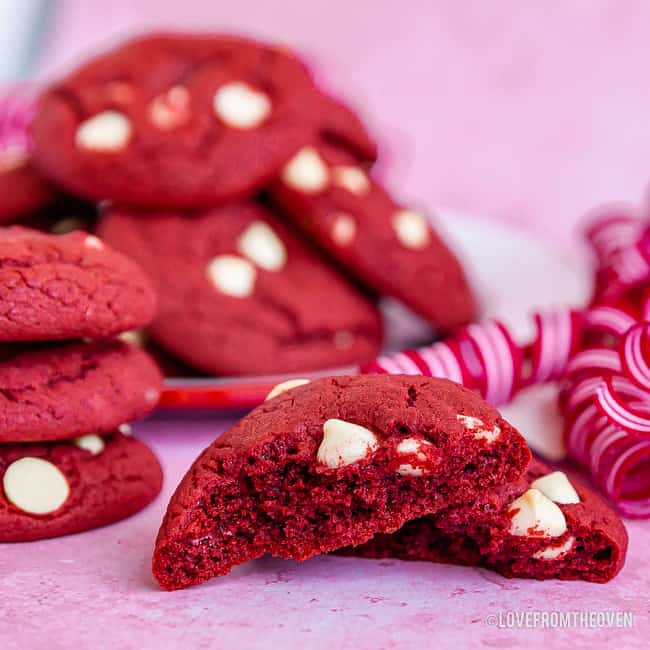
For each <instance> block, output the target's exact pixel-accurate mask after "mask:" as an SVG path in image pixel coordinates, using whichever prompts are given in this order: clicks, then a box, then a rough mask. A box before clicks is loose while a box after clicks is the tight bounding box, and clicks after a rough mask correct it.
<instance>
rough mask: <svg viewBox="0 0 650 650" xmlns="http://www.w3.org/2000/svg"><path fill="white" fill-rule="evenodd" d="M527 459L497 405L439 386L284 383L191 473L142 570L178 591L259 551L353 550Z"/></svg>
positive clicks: (403, 381)
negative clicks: (149, 563)
mask: <svg viewBox="0 0 650 650" xmlns="http://www.w3.org/2000/svg"><path fill="white" fill-rule="evenodd" d="M283 388H284V390H283ZM467 418H471V420H468V419H467ZM468 422H469V424H468ZM529 459H530V452H529V451H528V448H527V447H526V443H525V442H524V440H523V438H522V437H521V435H520V434H519V433H518V432H517V431H516V430H515V429H514V428H513V427H512V426H510V425H509V424H508V423H507V422H505V421H504V420H503V419H502V418H501V417H500V416H499V414H498V413H497V411H496V410H494V409H493V408H492V407H490V406H489V405H488V404H487V403H486V402H484V401H483V400H482V399H481V398H480V397H479V396H477V395H476V394H475V393H473V392H471V391H469V390H467V389H465V388H462V387H461V386H459V385H457V384H454V383H453V382H450V381H447V380H444V379H432V378H427V377H405V376H387V375H377V376H360V377H332V378H325V379H318V380H315V381H312V382H308V383H304V382H303V383H302V384H299V385H296V384H295V383H294V384H293V385H289V386H288V387H286V386H285V387H282V388H281V389H280V390H279V391H275V394H274V396H273V397H272V398H271V399H268V400H267V401H266V402H265V403H264V404H263V405H261V406H260V407H258V408H257V409H255V410H254V411H253V412H252V413H250V414H249V415H248V416H247V417H245V418H244V419H243V420H241V421H240V422H239V423H238V424H236V425H235V426H234V427H232V428H231V429H230V430H228V431H227V432H226V433H224V434H223V435H222V436H221V437H220V438H219V439H218V440H216V441H215V442H214V443H213V444H212V445H211V446H210V447H208V449H206V450H205V451H204V452H203V453H202V454H201V456H200V457H199V458H198V459H197V460H196V461H195V463H194V464H193V465H192V467H191V468H190V470H189V471H188V473H187V474H186V476H185V477H184V479H183V480H182V482H181V484H180V485H179V487H178V488H177V490H176V493H175V494H174V496H173V497H172V499H171V502H170V504H169V507H168V510H167V514H166V516H165V519H164V521H163V524H162V527H161V529H160V532H159V534H158V539H157V542H156V548H155V552H154V557H153V572H154V575H155V576H156V578H157V580H158V582H159V583H160V585H161V586H162V587H163V588H165V589H179V588H183V587H187V586H190V585H193V584H198V583H200V582H203V581H205V580H207V579H209V578H211V577H214V576H218V575H223V574H226V573H228V572H229V571H230V570H231V569H232V567H234V566H236V565H238V564H241V563H243V562H246V561H248V560H252V559H255V558H257V557H260V556H262V555H264V554H267V553H270V554H272V555H275V556H279V557H287V558H294V559H298V560H304V559H307V558H309V557H312V556H314V555H316V554H319V553H324V552H329V551H333V550H336V549H340V548H342V547H345V546H349V545H357V544H362V543H363V542H366V541H367V540H369V539H371V538H372V537H373V536H374V535H376V534H377V533H390V532H393V531H396V530H397V529H399V528H400V527H401V526H402V525H403V524H404V523H405V522H407V521H410V520H412V519H415V518H418V517H422V516H424V515H427V514H431V513H436V512H437V511H439V510H441V509H443V508H447V507H449V506H451V505H454V504H458V503H466V502H472V501H475V500H477V499H478V498H479V496H480V495H481V494H482V493H484V492H486V491H489V490H493V489H494V488H496V487H498V486H501V485H504V484H507V483H512V482H514V481H517V480H518V479H519V478H520V477H521V475H522V473H523V472H524V470H525V467H526V466H527V465H528V462H529Z"/></svg>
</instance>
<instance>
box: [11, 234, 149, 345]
mask: <svg viewBox="0 0 650 650" xmlns="http://www.w3.org/2000/svg"><path fill="white" fill-rule="evenodd" d="M154 311H155V295H154V293H153V290H152V288H151V286H150V285H149V283H148V281H147V280H146V278H145V277H144V275H143V274H142V272H141V271H140V269H139V268H138V267H137V265H136V264H134V263H133V262H131V261H130V260H128V259H127V258H126V257H124V256H123V255H122V254H120V253H118V252H116V251H114V250H112V249H111V248H109V247H108V246H106V245H105V244H104V243H103V242H102V241H101V240H100V239H99V238H97V237H95V236H94V235H89V234H88V233H85V232H81V231H76V232H72V233H69V234H67V235H61V236H55V235H47V234H43V233H40V232H37V231H34V230H30V229H28V228H22V227H19V226H13V227H10V228H3V229H0V342H3V343H9V342H17V341H47V340H59V339H74V338H82V337H86V338H91V339H93V338H106V337H110V336H114V335H115V334H119V333H120V332H123V331H126V330H130V329H134V328H137V327H142V326H143V325H146V324H147V323H148V322H149V321H150V320H151V318H152V317H153V314H154Z"/></svg>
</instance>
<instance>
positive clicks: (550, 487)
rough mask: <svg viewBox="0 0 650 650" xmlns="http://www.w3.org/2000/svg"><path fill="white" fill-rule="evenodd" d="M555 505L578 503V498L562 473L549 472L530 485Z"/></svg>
mask: <svg viewBox="0 0 650 650" xmlns="http://www.w3.org/2000/svg"><path fill="white" fill-rule="evenodd" d="M530 487H532V488H535V489H537V490H539V491H540V492H541V493H542V494H544V496H547V497H548V498H549V499H550V500H551V501H555V503H562V504H567V503H580V497H579V496H578V493H577V492H576V490H575V488H574V487H573V485H571V482H570V481H569V478H568V477H567V475H566V474H565V473H564V472H551V473H550V474H547V475H546V476H541V477H540V478H538V479H536V480H535V481H533V482H532V483H531V484H530Z"/></svg>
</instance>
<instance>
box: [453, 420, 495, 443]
mask: <svg viewBox="0 0 650 650" xmlns="http://www.w3.org/2000/svg"><path fill="white" fill-rule="evenodd" d="M456 418H457V419H458V421H459V422H462V423H463V425H464V426H465V428H466V429H467V430H469V431H471V432H472V433H473V434H474V437H475V438H476V439H477V440H486V441H487V442H488V443H490V442H494V441H495V440H496V439H497V438H498V437H499V436H500V435H501V427H500V426H499V425H498V424H495V425H494V427H493V428H492V429H486V428H485V422H483V420H481V419H479V418H475V417H473V416H471V415H463V414H462V413H459V414H458V415H457V416H456Z"/></svg>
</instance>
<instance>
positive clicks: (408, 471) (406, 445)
mask: <svg viewBox="0 0 650 650" xmlns="http://www.w3.org/2000/svg"><path fill="white" fill-rule="evenodd" d="M425 445H428V446H431V443H430V442H429V441H428V440H424V439H421V438H404V439H403V440H400V442H399V444H398V445H397V447H396V449H397V453H398V454H400V455H409V456H410V455H413V454H414V455H415V456H416V458H417V459H418V460H426V459H427V455H426V454H425V453H424V452H423V451H422V447H423V446H425ZM424 471H425V469H424V468H423V467H416V466H413V465H412V464H411V463H402V464H401V465H400V466H399V467H398V468H397V473H398V474H400V475H401V476H422V475H423V474H424Z"/></svg>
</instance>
